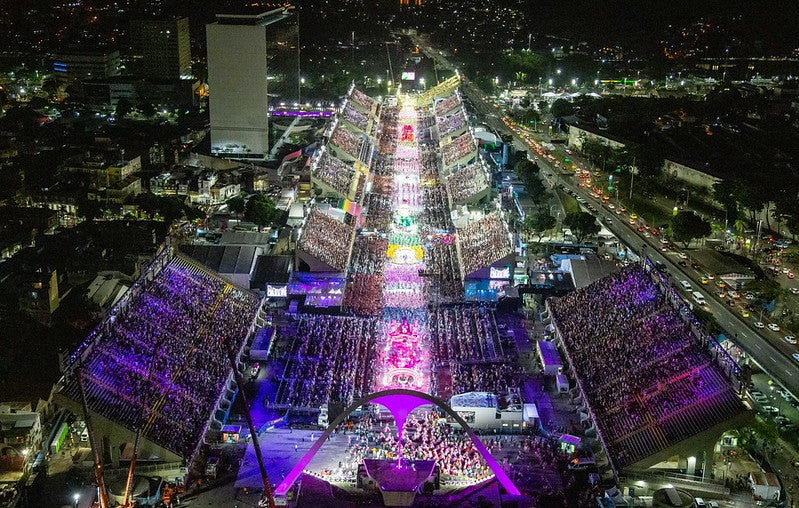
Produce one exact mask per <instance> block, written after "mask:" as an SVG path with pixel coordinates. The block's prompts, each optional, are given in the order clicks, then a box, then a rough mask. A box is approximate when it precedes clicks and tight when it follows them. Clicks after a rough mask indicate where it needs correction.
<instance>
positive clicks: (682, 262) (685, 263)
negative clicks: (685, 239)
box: [677, 259, 688, 268]
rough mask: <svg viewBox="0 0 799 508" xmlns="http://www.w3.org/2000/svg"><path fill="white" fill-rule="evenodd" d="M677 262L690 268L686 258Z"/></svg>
mask: <svg viewBox="0 0 799 508" xmlns="http://www.w3.org/2000/svg"><path fill="white" fill-rule="evenodd" d="M677 264H678V265H680V266H682V267H683V268H688V262H687V261H686V260H684V259H681V260H679V261H678V262H677Z"/></svg>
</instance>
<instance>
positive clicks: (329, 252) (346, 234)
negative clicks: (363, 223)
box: [297, 208, 355, 272]
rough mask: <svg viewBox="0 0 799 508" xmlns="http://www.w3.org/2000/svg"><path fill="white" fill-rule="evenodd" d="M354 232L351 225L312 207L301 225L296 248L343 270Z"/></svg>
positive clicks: (347, 259)
mask: <svg viewBox="0 0 799 508" xmlns="http://www.w3.org/2000/svg"><path fill="white" fill-rule="evenodd" d="M354 234H355V229H354V228H353V227H352V226H350V225H348V224H344V223H343V222H341V221H339V220H336V219H334V218H333V217H330V216H329V215H327V214H325V213H323V212H321V211H319V209H317V208H314V209H313V210H311V213H309V214H308V218H307V220H306V221H305V224H304V225H303V226H302V236H300V240H299V242H298V244H297V248H298V249H300V250H302V251H305V252H307V253H308V254H311V255H312V256H314V257H316V258H317V259H319V260H320V261H322V262H324V263H326V264H328V265H330V266H331V267H333V268H334V269H336V270H339V271H342V272H343V271H344V270H346V269H347V263H348V262H349V258H350V249H351V247H352V237H353V235H354Z"/></svg>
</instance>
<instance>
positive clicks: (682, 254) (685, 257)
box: [677, 252, 688, 259]
mask: <svg viewBox="0 0 799 508" xmlns="http://www.w3.org/2000/svg"><path fill="white" fill-rule="evenodd" d="M677 257H678V258H680V259H688V254H686V253H685V252H678V253H677Z"/></svg>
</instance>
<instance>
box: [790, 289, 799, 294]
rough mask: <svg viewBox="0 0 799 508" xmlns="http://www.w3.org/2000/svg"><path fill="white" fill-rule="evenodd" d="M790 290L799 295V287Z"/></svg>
mask: <svg viewBox="0 0 799 508" xmlns="http://www.w3.org/2000/svg"><path fill="white" fill-rule="evenodd" d="M790 291H791V293H793V294H795V295H799V288H791V289H790Z"/></svg>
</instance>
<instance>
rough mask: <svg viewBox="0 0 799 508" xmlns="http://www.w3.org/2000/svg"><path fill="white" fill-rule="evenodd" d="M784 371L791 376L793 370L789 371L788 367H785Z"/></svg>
mask: <svg viewBox="0 0 799 508" xmlns="http://www.w3.org/2000/svg"><path fill="white" fill-rule="evenodd" d="M785 372H787V373H788V375H789V376H793V372H791V371H790V369H785Z"/></svg>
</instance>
